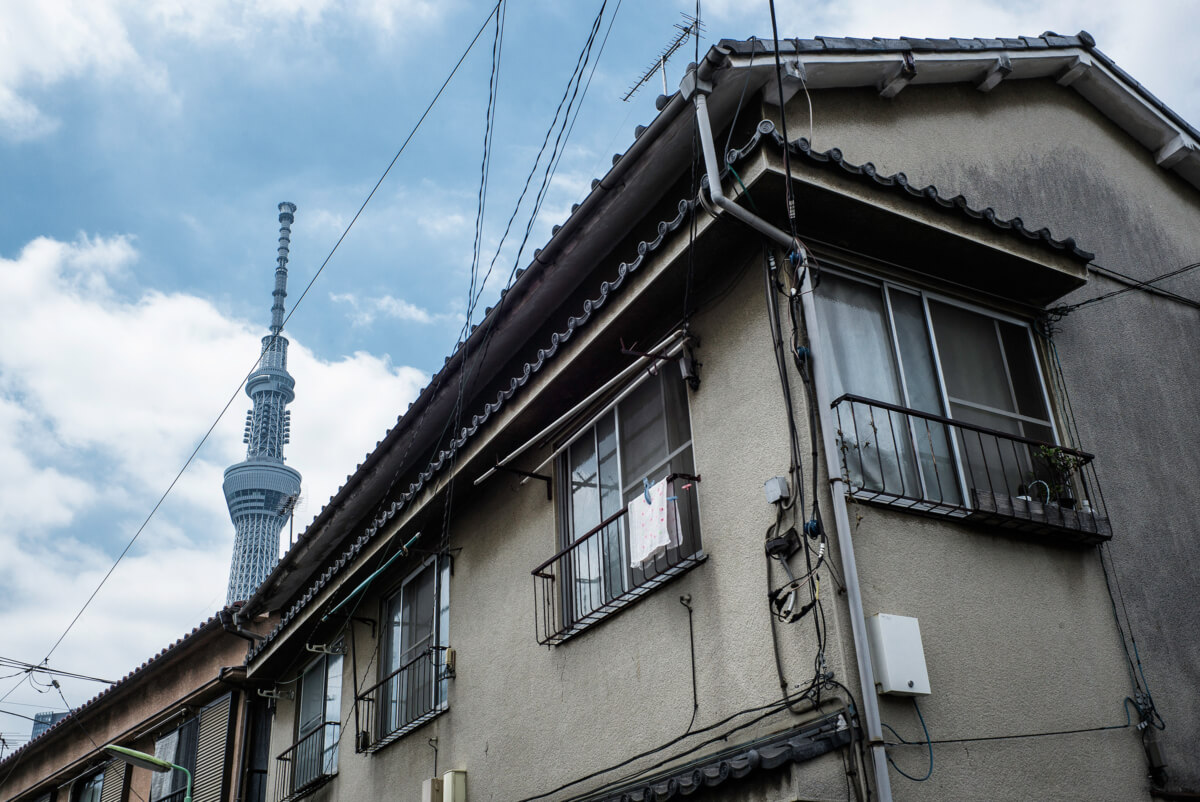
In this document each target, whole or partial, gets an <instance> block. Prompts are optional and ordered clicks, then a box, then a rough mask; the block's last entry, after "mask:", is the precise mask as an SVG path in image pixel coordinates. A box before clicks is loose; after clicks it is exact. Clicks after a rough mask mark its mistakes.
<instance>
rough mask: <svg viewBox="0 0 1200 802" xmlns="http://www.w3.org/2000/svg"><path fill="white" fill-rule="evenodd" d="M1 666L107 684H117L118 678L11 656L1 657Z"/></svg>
mask: <svg viewBox="0 0 1200 802" xmlns="http://www.w3.org/2000/svg"><path fill="white" fill-rule="evenodd" d="M0 666H8V667H12V668H20V669H22V670H23V671H24V672H25V673H29V672H33V671H38V672H41V673H45V674H53V675H56V676H60V677H71V678H72V679H85V680H89V681H91V682H102V683H104V684H105V685H115V684H116V680H111V679H101V678H100V677H93V676H90V675H88V674H76V673H74V672H72V671H63V670H62V669H57V668H48V667H46V666H42V665H34V664H33V663H26V662H24V661H22V660H14V659H13V658H11V657H0Z"/></svg>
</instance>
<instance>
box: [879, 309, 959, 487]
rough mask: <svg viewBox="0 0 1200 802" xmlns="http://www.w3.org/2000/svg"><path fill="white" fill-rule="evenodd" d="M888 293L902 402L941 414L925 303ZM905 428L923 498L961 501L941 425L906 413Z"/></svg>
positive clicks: (947, 435) (942, 425)
mask: <svg viewBox="0 0 1200 802" xmlns="http://www.w3.org/2000/svg"><path fill="white" fill-rule="evenodd" d="M888 297H889V299H890V300H891V303H892V322H893V324H894V325H895V327H896V347H897V349H898V350H899V351H900V364H901V369H902V372H903V376H904V387H905V390H906V391H907V392H908V406H909V407H912V408H913V409H917V410H920V411H922V412H930V413H933V414H934V415H944V414H945V410H944V409H943V408H942V393H941V390H940V389H939V387H938V383H937V375H936V374H935V373H934V367H933V351H932V350H931V349H930V346H929V328H928V326H927V325H926V323H925V305H924V304H923V303H922V302H921V297H920V296H919V295H915V294H913V293H909V292H904V291H902V290H897V289H894V288H889V290H888ZM908 429H909V432H908V433H909V436H910V437H911V438H912V441H913V443H914V444H915V445H916V449H917V457H918V462H919V464H920V469H921V483H922V485H923V487H924V498H926V499H928V500H930V501H937V502H941V503H946V504H959V503H961V501H962V494H961V493H960V492H959V488H958V475H957V472H956V471H955V469H954V460H953V458H952V456H951V449H950V437H949V431H948V427H947V426H946V424H944V423H938V422H936V421H929V420H925V419H922V418H918V417H910V418H909V420H908Z"/></svg>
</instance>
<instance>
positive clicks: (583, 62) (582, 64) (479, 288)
mask: <svg viewBox="0 0 1200 802" xmlns="http://www.w3.org/2000/svg"><path fill="white" fill-rule="evenodd" d="M502 4H503V0H501V2H500V3H498V4H497V8H499V7H500V6H501V5H502ZM606 6H607V0H604V2H602V3H601V6H600V11H599V13H598V14H597V16H596V18H595V20H594V22H593V24H592V28H591V31H590V34H589V36H588V40H587V43H586V44H585V46H584V51H583V53H581V55H580V59H579V60H577V62H576V70H575V71H574V72H573V73H572V75H571V78H570V79H569V80H568V83H567V90H566V91H565V92H564V100H565V99H566V97H567V94H568V93H571V87H572V85H574V87H575V93H578V91H579V84H578V80H579V78H580V77H581V76H582V70H583V69H586V67H587V64H588V61H589V60H590V52H591V48H592V46H593V43H594V42H595V37H596V33H597V31H598V29H599V25H600V22H601V20H602V18H603V15H604V11H605V8H606ZM619 8H620V2H618V3H617V6H616V9H617V10H619ZM615 17H616V10H614V12H613V20H610V22H609V27H608V32H611V31H612V22H613V21H615ZM489 20H490V17H489ZM502 28H503V25H502V23H501V30H500V31H498V33H497V35H498V36H499V37H501V38H502V36H503V34H502ZM607 40H608V34H607V33H606V34H605V38H604V41H605V42H607ZM600 51H601V52H603V43H602V44H601V48H600ZM494 52H495V57H494V59H493V67H494V69H498V67H499V45H494ZM585 54H587V56H588V57H587V58H585V57H584V56H585ZM598 60H599V55H598V56H597V61H598ZM592 73H593V74H594V73H595V67H594V66H593V68H592ZM495 81H496V76H495V75H493V76H492V79H491V86H492V87H493V88H492V89H490V90H489V92H492V91H495V87H496V85H497V84H496V82H495ZM590 82H591V77H590V75H589V78H588V84H589V85H590ZM584 94H585V95H586V87H585V89H584ZM574 98H575V94H574V93H572V94H571V101H572V102H571V103H570V104H568V106H567V115H566V116H564V117H563V126H564V127H566V125H567V120H568V118H569V117H570V112H571V107H572V105H573V104H574ZM562 106H563V101H560V102H559V106H558V109H556V111H555V115H554V119H553V120H552V122H551V126H550V129H549V130H548V131H547V133H546V136H545V138H544V139H543V142H542V148H541V149H540V150H539V151H538V154H537V157H536V158H535V160H534V165H533V167H532V168H531V170H530V173H529V176H528V177H527V178H526V181H525V188H524V189H523V190H522V192H521V196H520V198H519V199H518V201H517V207H516V208H515V209H514V210H513V213H512V215H511V216H510V218H509V221H508V227H507V228H506V229H505V234H504V236H503V237H501V240H500V243H499V244H497V246H496V254H495V255H494V256H493V257H492V260H491V263H490V264H489V267H488V272H487V274H485V276H484V278H483V280H482V281H479V282H478V283H476V284H473V290H474V292H475V297H474V298H473V300H472V301H471V303H470V304H469V305H468V308H469V309H473V308H474V307H475V304H476V303H477V302H478V300H479V295H480V294H481V293H482V292H483V290H484V287H485V286H486V282H487V278H488V277H489V276H490V274H491V268H492V266H494V265H495V263H496V260H497V258H498V257H499V255H500V250H501V248H502V247H503V244H504V239H505V237H507V235H508V233H509V230H510V229H511V226H512V223H513V221H514V220H515V218H516V216H517V213H518V211H519V209H520V203H521V199H523V198H524V197H525V194H526V190H528V187H529V185H530V183H531V182H532V178H533V176H534V175H535V174H536V171H537V166H538V164H539V163H540V162H541V157H542V155H543V154H544V151H545V146H546V144H547V143H548V142H549V139H550V134H551V133H553V131H554V128H555V127H556V125H557V124H558V120H559V116H560V114H561V111H562ZM576 116H578V115H577V114H576ZM568 136H569V130H568ZM560 142H561V143H562V144H563V145H565V141H563V136H562V130H561V129H560V131H559V137H558V138H557V139H556V141H555V148H554V151H552V156H551V159H550V160H548V161H547V163H546V168H545V173H544V174H543V180H542V189H543V190H544V188H545V186H546V184H547V183H548V181H549V176H550V175H552V170H551V167H552V165H553V164H555V163H556V158H555V155H554V154H555V153H559V148H560ZM485 147H488V148H490V144H489V145H486V146H485ZM559 155H561V154H560V153H559ZM486 158H487V159H488V160H489V161H490V154H489V155H488V156H487V157H486ZM484 180H486V179H484ZM483 192H484V190H482V189H481V194H482V193H483ZM539 194H540V195H544V193H543V192H542V190H539ZM480 206H481V207H482V201H481V202H480ZM538 208H540V201H539V203H538V204H536V205H535V207H534V210H533V212H532V213H531V215H530V221H529V223H528V225H527V226H526V232H525V240H527V239H528V235H529V230H530V229H531V228H532V226H533V222H534V220H535V219H536V216H537V211H538ZM480 214H482V211H481V212H480ZM479 225H480V226H481V225H482V224H481V223H480V224H479ZM525 240H522V243H521V248H520V249H518V252H517V256H516V258H515V260H514V266H513V269H512V271H511V272H510V273H509V277H508V281H507V282H506V289H507V288H508V287H510V286H511V284H512V280H513V277H514V276H515V274H516V270H517V267H518V266H519V264H520V258H521V252H522V251H523V249H524V245H525ZM474 269H476V268H475V266H473V270H474ZM503 303H504V297H503V296H502V297H501V299H500V305H502V304H503ZM498 306H499V305H498ZM497 311H498V309H497ZM498 317H499V315H498V314H496V315H493V316H492V317H491V320H490V321H488V324H487V329H486V330H485V332H484V345H483V353H482V355H481V356H480V357H479V358H478V359H477V363H478V362H482V359H483V356H486V352H487V345H488V342H489V341H490V338H491V335H492V332H493V327H494V325H495V321H496V319H497V318H498ZM470 322H471V320H470V316H469V315H468V317H467V320H466V322H465V324H464V330H465V331H469V330H470V329H469V326H470ZM463 346H464V347H466V343H465V342H464V343H463ZM466 355H467V354H466V353H465V352H464V355H463V362H464V364H463V366H462V367H461V368H460V371H462V372H465V371H466V364H465V363H466ZM443 373H444V371H443ZM472 377H473V374H472V375H471V376H467V377H465V378H464V377H463V376H462V375H461V374H460V384H459V389H458V394H457V398H456V401H455V407H454V410H453V411H452V412H451V414H450V415H449V416H448V417H447V420H446V423H445V425H444V426H443V429H442V432H441V434H440V435H439V437H438V444H439V445H438V446H435V448H434V451H435V453H436V451H437V450H438V449H439V448H440V445H441V443H442V442H444V439H445V436H446V434H447V432H448V431H449V430H450V426H451V424H452V423H454V422H455V421H456V420H458V418H459V415H460V414H461V409H462V404H463V399H464V397H465V387H466V383H467V382H469V381H470V379H471V378H472ZM441 379H442V374H439V376H438V384H437V385H435V388H434V392H436V390H437V387H438V386H440V382H441ZM427 409H428V407H425V408H424V409H423V410H422V417H423V416H424V413H425V411H426V410H427ZM420 422H421V419H420V418H418V421H417V426H416V429H419V428H420ZM456 430H457V429H456ZM415 438H416V431H414V433H413V439H412V440H410V442H409V448H411V447H412V444H413V442H415ZM454 451H455V452H457V449H454ZM407 453H408V451H407V450H406V451H405V455H407ZM455 456H456V454H455V455H452V457H451V459H452V460H453V459H454V457H455ZM401 462H404V458H402V460H401ZM398 478H399V477H398V476H394V477H393V480H392V482H391V484H389V487H388V490H387V491H385V493H384V497H385V499H386V496H387V495H388V493H390V490H391V488H392V487H393V486H394V485H395V482H396V480H397V479H398ZM447 498H448V499H449V492H448V494H447ZM448 503H449V501H447V504H448ZM449 514H450V513H449V508H448V507H447V508H446V510H445V512H444V517H445V519H446V520H448V517H449ZM444 548H445V544H441V543H440V544H439V548H438V551H439V552H440V551H442V550H443V549H444ZM384 557H385V553H384V552H381V553H380V565H381V566H382V564H383V560H384ZM365 597H366V593H360V594H359V596H358V599H357V600H356V601H355V605H354V607H353V608H352V610H351V612H350V614H349V615H348V616H347V621H351V620H353V616H354V614H355V612H356V611H357V609H358V606H359V605H360V604H361V603H362V601H363V599H364V598H365ZM329 603H330V604H332V598H331V599H330V602H329ZM381 641H382V639H381V638H377V639H376V641H375V647H374V648H373V649H372V652H371V655H370V657H369V658H368V660H367V669H366V671H367V672H369V670H370V666H371V665H373V663H374V661H375V659H376V657H377V656H378V653H379V647H380V643H381ZM366 676H367V673H364V675H363V677H364V681H365V679H366ZM349 717H350V714H349V713H348V714H347V719H346V721H345V722H343V724H342V725H341V727H340V729H339V733H338V742H339V743H340V741H341V738H342V735H343V734H344V733H345V725H346V724H348V723H349Z"/></svg>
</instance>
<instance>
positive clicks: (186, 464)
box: [0, 2, 500, 701]
mask: <svg viewBox="0 0 1200 802" xmlns="http://www.w3.org/2000/svg"><path fill="white" fill-rule="evenodd" d="M499 7H500V3H499V2H497V3H496V5H494V6H493V7H492V9H491V11H489V12H488V15H487V17H486V18H485V19H484V21H483V24H482V25H480V26H479V29H478V30H477V31H476V33H475V36H474V37H473V38H472V39H471V42H470V44H468V45H467V48H466V50H464V51H463V54H462V55H461V56H460V57H459V59H458V61H457V62H456V63H455V65H454V67H453V69H451V70H450V74H449V75H448V76H446V80H445V81H443V82H442V85H441V87H440V88H439V89H438V91H437V93H436V94H435V95H434V96H433V99H432V100H431V101H430V102H429V105H428V106H426V108H425V111H424V112H422V114H421V116H420V118H418V120H417V122H416V124H415V125H414V126H413V128H412V130H411V131H410V132H409V134H408V136H407V137H406V138H405V139H404V142H403V143H402V144H401V145H400V148H399V150H397V151H396V155H395V156H393V157H392V160H391V161H390V162H389V163H388V166H387V167H386V168H385V169H384V171H383V173H382V175H380V176H379V180H378V181H376V182H375V185H374V186H373V187H372V188H371V191H370V192H369V193H368V194H367V197H366V199H365V200H364V201H363V202H362V205H361V206H359V208H358V211H357V212H355V214H354V217H353V218H352V219H351V220H350V222H349V224H347V226H346V228H345V230H344V231H343V232H342V234H341V236H340V237H338V239H337V242H335V243H334V245H333V248H332V249H331V250H330V251H329V254H328V255H327V256H326V257H325V260H324V261H323V262H322V263H321V266H320V267H319V268H317V271H316V273H314V274H313V277H312V279H311V280H310V281H309V282H308V284H307V285H306V286H305V288H304V290H303V291H302V292H301V293H300V295H299V297H298V298H297V299H296V302H295V303H294V304H293V305H292V309H291V311H290V312H288V314H287V317H285V318H284V320H283V325H285V326H286V325H287V322H288V321H289V320H291V318H292V315H293V314H295V312H296V309H297V308H299V306H300V303H301V302H302V301H303V300H304V298H305V296H307V295H308V292H309V290H311V289H312V287H313V285H314V284H315V283H316V281H317V279H318V278H319V277H320V275H321V273H322V272H323V271H324V270H325V267H326V266H327V265H328V264H329V262H330V260H331V259H332V258H333V255H334V254H335V253H337V250H338V248H339V247H340V246H341V244H342V241H343V240H345V239H346V236H347V235H348V234H349V233H350V229H352V228H353V227H354V224H355V223H356V222H357V221H358V218H359V217H360V216H361V215H362V213H363V210H364V209H366V207H367V204H368V203H370V202H371V199H372V198H373V197H374V196H375V193H376V191H378V189H379V187H380V185H382V184H383V181H384V179H385V178H387V176H388V174H389V173H390V172H391V170H392V167H394V166H395V164H396V162H397V160H399V158H400V156H401V154H403V153H404V150H405V149H406V148H407V147H408V144H409V142H411V141H412V139H413V137H414V136H415V135H416V133H417V131H418V130H419V129H420V127H421V124H422V123H423V122H424V121H425V118H426V117H428V116H429V112H430V111H432V109H433V107H434V105H435V104H436V103H437V102H438V100H439V99H440V98H441V96H442V93H443V92H444V91H445V90H446V87H447V86H448V85H449V84H450V81H451V79H453V78H454V75H455V74H456V73H457V72H458V68H459V67H461V66H462V63H463V62H464V61H465V60H466V58H467V55H468V54H470V52H471V50H472V49H473V48H474V46H475V43H476V42H477V41H479V37H480V36H481V35H482V34H483V31H484V29H485V28H486V27H487V24H488V22H489V21H491V18H492V16H493V15H494V14H495V13H496V12H497V10H498V9H499ZM279 336H280V335H279V334H273V335H272V338H271V341H270V342H269V343H268V344H267V346H266V347H265V348H264V349H263V351H262V353H260V354H259V357H258V359H256V360H255V362H254V365H253V367H251V369H250V370H249V371H248V372H247V373H246V377H245V378H243V379H242V381H241V382H240V383H239V384H238V386H237V388H236V389H235V390H234V391H233V394H232V395H231V396H230V398H229V401H227V402H226V403H225V406H224V407H223V408H222V409H221V412H220V413H219V414H218V415H217V417H216V420H214V421H213V423H212V425H211V426H209V427H208V430H207V431H206V432H205V433H204V436H203V437H201V438H200V442H199V443H197V444H196V447H195V448H194V449H193V450H192V453H191V454H190V455H189V456H188V458H187V460H186V461H185V462H184V464H183V467H182V468H180V469H179V472H178V473H176V474H175V477H174V478H173V479H172V480H171V483H170V485H168V486H167V489H166V490H165V491H164V492H163V494H162V495H161V496H160V497H159V499H158V502H157V503H156V504H155V505H154V508H153V509H151V510H150V514H149V515H147V516H146V518H145V520H144V521H143V522H142V524H141V526H139V527H138V529H137V531H136V532H135V533H134V535H133V537H132V538H130V540H129V542H128V543H127V544H126V545H125V548H124V549H122V551H121V553H120V554H119V555H118V556H117V559H116V560H115V561H114V562H113V564H112V567H111V568H109V569H108V572H107V573H105V575H104V577H103V578H102V579H101V580H100V583H99V584H98V585H97V586H96V589H95V590H93V591H92V593H91V595H90V596H88V598H87V601H85V602H84V604H83V606H82V607H81V608H80V609H79V612H78V613H76V614H75V617H74V618H73V619H71V623H70V624H68V625H67V628H66V629H65V630H63V633H62V635H60V636H59V638H58V640H56V641H55V642H54V645H53V646H51V647H50V650H49V651H48V652H47V653H46V657H45V658H44V659H43V660H42V662H43V663H45V662H46V661H47V660H49V659H50V656H51V655H52V654H54V651H55V650H56V649H57V648H58V647H59V645H60V644H61V643H62V642H63V639H64V638H66V636H67V634H68V633H70V631H71V629H72V628H74V626H75V624H76V623H77V622H78V621H79V618H80V616H82V615H83V613H84V611H86V610H87V608H88V606H89V605H91V603H92V601H93V600H94V599H95V598H96V594H98V593H99V592H100V589H101V588H103V587H104V584H105V583H106V582H107V581H108V579H109V577H111V576H112V574H113V571H115V570H116V568H117V566H118V565H119V564H120V563H121V560H122V559H124V557H125V555H126V554H128V553H129V550H130V549H131V548H132V547H133V544H134V543H135V542H137V539H138V537H139V536H140V535H141V534H142V532H143V531H144V530H145V528H146V526H147V525H148V524H149V523H150V520H151V519H152V518H153V517H154V514H155V513H156V512H157V511H158V509H159V507H161V506H162V504H163V502H164V501H166V498H167V496H168V495H169V494H170V493H171V491H172V490H173V489H174V487H175V485H176V484H177V483H178V481H179V479H180V478H181V477H182V476H183V474H184V472H185V471H186V470H187V469H188V467H189V466H190V465H191V464H192V461H193V460H194V459H195V458H196V455H197V454H198V453H199V451H200V449H201V448H202V447H203V446H204V444H205V442H207V441H208V438H209V436H211V435H212V433H213V431H214V430H215V429H216V427H217V424H218V423H220V421H221V419H222V418H223V417H224V416H225V413H226V412H227V411H228V410H229V407H230V406H232V405H233V402H234V401H235V400H237V397H238V395H239V394H240V393H241V390H242V387H243V386H245V384H246V381H247V380H248V379H249V378H250V376H251V375H252V374H253V373H254V371H255V370H257V369H258V366H259V363H261V361H262V354H264V353H266V352H267V350H269V348H270V345H271V344H273V343H274V340H275V339H276V338H277V337H279ZM28 676H29V674H26V677H28ZM24 681H25V678H24V677H23V678H22V679H21V680H20V681H19V682H18V683H17V684H16V685H14V686H13V687H12V688H10V689H9V690H8V692H7V693H5V695H4V696H3V697H0V701H3V700H4V699H7V698H8V696H9V695H10V694H11V693H12V692H13V691H15V690H16V689H17V688H18V687H20V684H21V682H24Z"/></svg>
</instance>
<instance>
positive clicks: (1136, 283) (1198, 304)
mask: <svg viewBox="0 0 1200 802" xmlns="http://www.w3.org/2000/svg"><path fill="white" fill-rule="evenodd" d="M1198 267H1200V262H1192V263H1191V264H1187V265H1184V266H1183V267H1177V268H1175V269H1174V270H1170V271H1168V272H1166V273H1163V274H1162V275H1160V276H1155V277H1154V278H1150V279H1146V280H1144V281H1140V280H1136V279H1133V278H1132V277H1130V276H1126V275H1124V274H1123V273H1118V272H1117V271H1115V270H1112V269H1110V268H1104V267H1102V268H1101V269H1100V271H1097V272H1101V271H1102V272H1101V274H1102V275H1104V274H1106V273H1107V274H1112V275H1110V276H1109V277H1110V278H1113V277H1120V278H1122V279H1125V280H1126V281H1132V282H1133V283H1132V284H1129V285H1128V286H1125V287H1122V288H1121V289H1119V290H1111V291H1109V292H1106V293H1102V294H1101V295H1097V296H1096V297H1094V298H1088V299H1086V300H1083V301H1079V302H1077V303H1073V304H1063V305H1061V306H1056V307H1054V308H1052V309H1049V310H1047V311H1048V312H1049V313H1050V314H1052V315H1055V316H1056V317H1062V316H1064V315H1068V314H1070V313H1071V312H1074V311H1075V310H1076V309H1082V308H1083V307H1085V306H1091V305H1092V304H1097V303H1100V302H1101V301H1107V300H1109V299H1110V298H1116V297H1117V296H1119V295H1124V294H1125V293H1127V292H1133V291H1134V290H1147V291H1149V290H1150V289H1151V288H1153V289H1154V290H1155V291H1156V294H1162V295H1166V296H1167V297H1169V298H1172V299H1174V300H1176V301H1179V302H1181V303H1184V304H1187V305H1188V306H1191V307H1194V308H1197V309H1200V301H1196V300H1193V299H1191V298H1188V297H1187V296H1184V295H1179V294H1178V293H1174V292H1170V291H1169V290H1163V289H1160V288H1158V287H1154V285H1155V284H1157V283H1158V282H1160V281H1165V280H1167V279H1169V278H1174V277H1175V276H1179V275H1183V274H1184V273H1187V272H1189V271H1192V270H1195V269H1196V268H1198Z"/></svg>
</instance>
